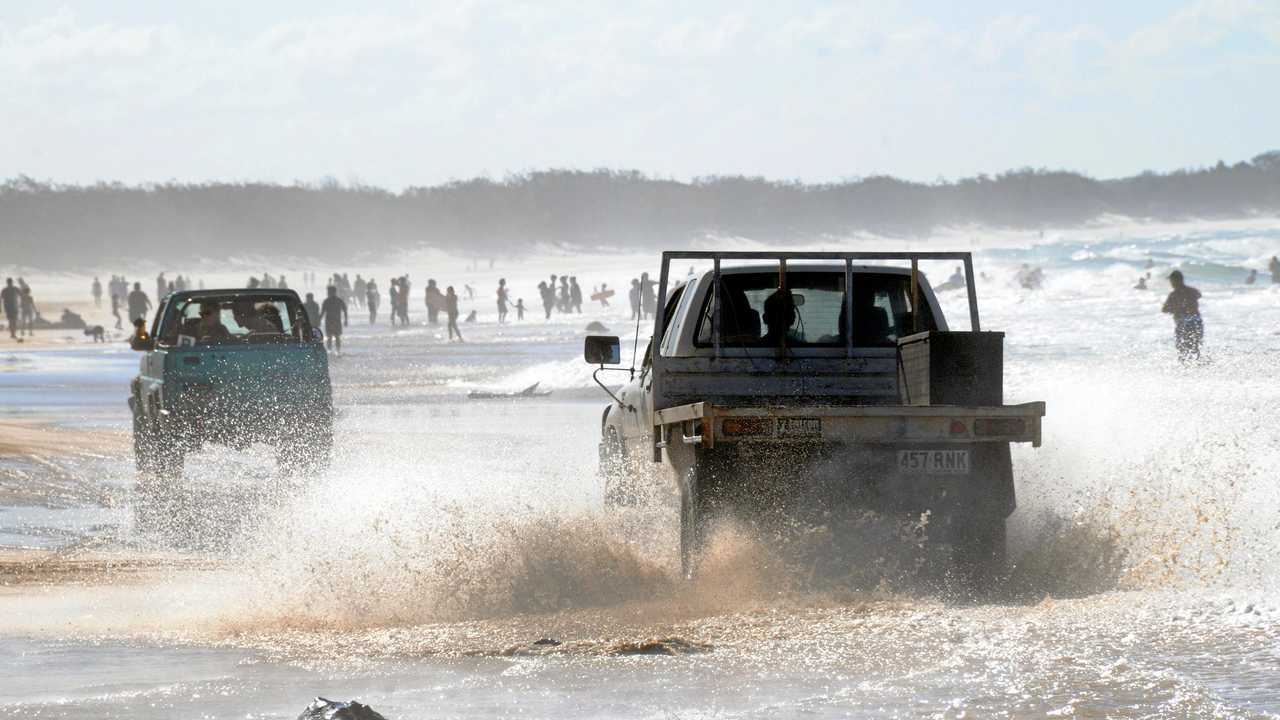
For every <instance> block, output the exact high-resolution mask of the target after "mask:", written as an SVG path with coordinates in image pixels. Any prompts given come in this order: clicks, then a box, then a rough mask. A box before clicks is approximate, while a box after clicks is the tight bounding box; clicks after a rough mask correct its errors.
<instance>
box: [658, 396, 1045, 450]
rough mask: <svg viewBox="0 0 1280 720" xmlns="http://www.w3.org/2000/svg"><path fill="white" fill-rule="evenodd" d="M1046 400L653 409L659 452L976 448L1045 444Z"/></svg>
mask: <svg viewBox="0 0 1280 720" xmlns="http://www.w3.org/2000/svg"><path fill="white" fill-rule="evenodd" d="M1044 414H1045V404H1044V403H1043V402H1029V403H1023V404H1020V405H996V406H987V407H982V406H978V407H969V406H960V405H930V406H918V405H866V406H859V405H854V406H849V405H816V406H815V405H809V406H802V407H785V406H759V407H718V406H716V405H714V404H712V403H709V402H697V403H690V404H688V405H680V406H677V407H673V408H667V409H665V410H658V411H655V412H654V414H653V422H654V425H655V432H654V439H655V443H656V445H657V447H656V448H655V449H661V447H665V443H667V442H684V443H686V444H690V445H694V444H697V445H702V446H703V447H706V448H711V447H715V445H716V444H717V443H724V442H741V441H748V442H779V443H785V442H836V443H975V442H1003V443H1010V442H1015V443H1024V442H1029V443H1031V444H1032V445H1033V446H1034V447H1039V446H1040V422H1041V419H1042V418H1043V417H1044Z"/></svg>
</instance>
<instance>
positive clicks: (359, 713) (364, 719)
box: [298, 697, 387, 720]
mask: <svg viewBox="0 0 1280 720" xmlns="http://www.w3.org/2000/svg"><path fill="white" fill-rule="evenodd" d="M298 720H387V719H386V718H384V717H382V715H381V714H380V713H378V712H377V711H376V710H374V709H373V708H371V707H369V706H368V705H361V704H360V703H358V702H356V701H354V700H352V701H351V702H339V701H337V700H326V699H325V698H322V697H318V698H316V699H315V700H312V701H311V704H310V705H308V706H307V709H306V710H303V711H302V714H301V715H299V716H298Z"/></svg>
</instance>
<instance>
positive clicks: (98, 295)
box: [93, 276, 102, 307]
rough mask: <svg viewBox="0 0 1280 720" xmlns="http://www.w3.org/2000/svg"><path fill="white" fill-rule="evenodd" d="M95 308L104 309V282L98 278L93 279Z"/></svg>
mask: <svg viewBox="0 0 1280 720" xmlns="http://www.w3.org/2000/svg"><path fill="white" fill-rule="evenodd" d="M93 306H94V307H102V281H101V280H99V279H98V278H97V276H94V278H93Z"/></svg>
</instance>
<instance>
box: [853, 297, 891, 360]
mask: <svg viewBox="0 0 1280 720" xmlns="http://www.w3.org/2000/svg"><path fill="white" fill-rule="evenodd" d="M840 328H841V332H844V317H843V313H842V314H841V318H840ZM890 328H891V326H890V324H889V313H888V312H886V311H885V309H884V308H882V307H878V306H877V305H876V298H875V295H874V293H870V292H855V293H854V294H853V344H854V345H855V346H860V347H861V346H871V345H884V344H885V343H888V342H889V340H890V338H889V332H890Z"/></svg>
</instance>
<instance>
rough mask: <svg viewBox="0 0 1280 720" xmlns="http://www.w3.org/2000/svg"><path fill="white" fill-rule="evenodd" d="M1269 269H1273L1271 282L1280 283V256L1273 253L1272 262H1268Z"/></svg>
mask: <svg viewBox="0 0 1280 720" xmlns="http://www.w3.org/2000/svg"><path fill="white" fill-rule="evenodd" d="M1267 270H1270V271H1271V282H1273V283H1280V258H1278V257H1276V256H1275V255H1272V256H1271V262H1269V263H1267Z"/></svg>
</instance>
